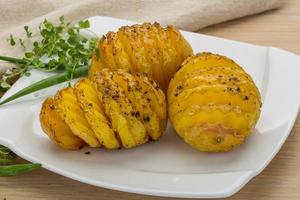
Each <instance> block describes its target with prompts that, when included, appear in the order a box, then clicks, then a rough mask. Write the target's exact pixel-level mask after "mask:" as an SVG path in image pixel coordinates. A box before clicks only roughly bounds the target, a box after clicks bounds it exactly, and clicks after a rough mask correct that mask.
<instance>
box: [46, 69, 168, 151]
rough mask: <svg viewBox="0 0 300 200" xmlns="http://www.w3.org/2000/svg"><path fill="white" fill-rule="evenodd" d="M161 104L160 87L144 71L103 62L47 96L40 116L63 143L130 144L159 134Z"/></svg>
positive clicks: (74, 146)
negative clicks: (107, 65)
mask: <svg viewBox="0 0 300 200" xmlns="http://www.w3.org/2000/svg"><path fill="white" fill-rule="evenodd" d="M49 105H53V106H54V108H55V109H54V110H51V109H50V108H51V107H49ZM166 109H167V107H166V98H165V95H164V93H163V92H162V91H161V89H160V88H159V87H158V86H157V85H156V84H155V82H154V81H153V80H152V79H151V78H148V76H147V75H146V74H135V75H131V74H129V73H128V72H126V71H125V70H122V69H118V70H110V69H108V68H104V69H101V70H98V71H97V72H95V73H93V75H92V76H90V78H89V79H87V78H82V79H81V80H79V81H78V82H77V83H76V84H75V86H74V88H73V87H68V88H64V89H62V90H59V91H58V92H57V93H56V95H55V97H54V99H52V98H48V99H46V100H45V102H44V103H43V106H42V109H41V112H40V122H41V126H42V129H43V130H44V132H45V133H46V134H47V135H48V136H49V137H50V139H51V140H52V141H54V142H55V143H57V144H59V145H60V146H61V147H62V148H64V149H79V148H80V147H82V146H83V145H84V144H87V145H89V146H91V147H100V146H104V147H105V148H107V149H116V148H121V147H124V148H132V147H135V146H138V145H141V144H144V143H146V142H148V141H149V140H150V139H151V140H158V139H159V138H160V137H161V135H162V134H163V132H164V130H165V128H166V123H167V111H166ZM58 136H59V137H58Z"/></svg>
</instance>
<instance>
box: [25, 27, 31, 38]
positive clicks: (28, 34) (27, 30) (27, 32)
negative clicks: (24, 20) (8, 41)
mask: <svg viewBox="0 0 300 200" xmlns="http://www.w3.org/2000/svg"><path fill="white" fill-rule="evenodd" d="M24 30H25V32H26V36H27V38H31V37H32V32H30V31H29V27H28V26H24Z"/></svg>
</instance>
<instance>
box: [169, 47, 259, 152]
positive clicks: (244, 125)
mask: <svg viewBox="0 0 300 200" xmlns="http://www.w3.org/2000/svg"><path fill="white" fill-rule="evenodd" d="M167 97H168V112H169V117H170V120H171V122H172V124H173V126H174V127H175V129H176V131H177V133H178V135H179V136H180V137H182V138H183V139H184V141H185V142H187V143H188V144H190V145H191V146H193V147H195V148H196V149H198V150H200V151H211V152H219V151H229V150H231V149H233V148H235V147H237V146H239V145H240V144H242V143H243V142H244V141H245V138H246V137H247V136H248V135H249V134H250V133H251V130H252V129H253V128H254V127H255V124H256V123H257V121H258V118H259V115H260V108H261V105H262V104H261V98H260V93H259V91H258V89H257V87H256V85H255V83H254V82H253V80H252V79H251V77H250V75H249V74H247V73H246V72H245V71H244V70H243V68H242V67H240V66H239V65H238V64H237V63H235V62H234V61H233V60H231V59H229V58H226V57H224V56H221V55H216V54H212V53H199V54H197V55H195V56H191V57H190V58H188V59H187V60H185V61H184V62H183V64H182V67H181V68H180V70H178V72H176V74H175V75H174V78H173V79H172V80H171V82H170V85H169V88H168V95H167Z"/></svg>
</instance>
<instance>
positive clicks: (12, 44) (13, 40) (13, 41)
mask: <svg viewBox="0 0 300 200" xmlns="http://www.w3.org/2000/svg"><path fill="white" fill-rule="evenodd" d="M8 40H9V43H10V45H11V46H15V44H16V41H15V39H14V37H13V35H12V34H10V35H9V39H8Z"/></svg>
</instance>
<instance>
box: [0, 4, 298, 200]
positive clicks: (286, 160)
mask: <svg viewBox="0 0 300 200" xmlns="http://www.w3.org/2000/svg"><path fill="white" fill-rule="evenodd" d="M199 32H200V33H204V34H209V35H215V36H219V37H224V38H229V39H234V40H239V41H244V42H251V43H254V44H261V45H267V46H275V47H280V48H284V49H287V50H289V51H292V52H294V53H297V54H300V0H286V4H285V6H284V7H283V8H282V9H280V10H274V11H269V12H266V13H263V14H259V15H255V16H250V17H245V18H242V19H238V20H234V21H231V22H227V23H223V24H219V25H216V26H212V27H209V28H206V29H202V30H200V31H199ZM299 67H300V66H299ZM299 78H300V74H299ZM296 92H300V88H299V91H296ZM299 134H300V117H299V116H298V119H297V121H296V124H295V126H294V128H293V130H292V132H291V135H290V136H289V138H288V139H287V141H286V143H285V144H284V146H283V147H282V149H281V151H280V152H279V153H278V154H277V156H276V157H275V158H274V160H273V161H272V162H271V163H270V164H269V166H268V167H267V168H266V169H265V170H264V171H263V172H262V173H261V174H260V175H258V176H257V177H255V178H254V179H252V180H251V181H250V182H249V183H248V184H247V185H246V186H245V187H244V188H242V190H241V191H240V192H238V193H237V194H235V195H234V196H232V197H230V198H228V199H230V200H246V199H255V200H277V199H278V200H279V199H288V200H296V199H297V200H298V199H300V135H299ZM5 198H6V199H7V200H19V199H21V200H24V199H33V200H37V199H49V200H54V199H63V200H76V199H86V200H95V199H102V200H114V199H132V200H135V199H136V200H137V199H144V200H161V199H163V198H160V197H151V196H143V195H136V194H129V193H124V192H118V191H112V190H108V189H103V188H97V187H94V186H90V185H87V184H83V183H80V182H77V181H74V180H71V179H68V178H65V177H62V176H60V175H56V174H54V173H52V172H49V171H46V170H43V169H41V170H37V171H35V172H33V173H30V174H25V175H21V176H17V177H9V178H0V200H2V199H5ZM169 199H171V198H169Z"/></svg>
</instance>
